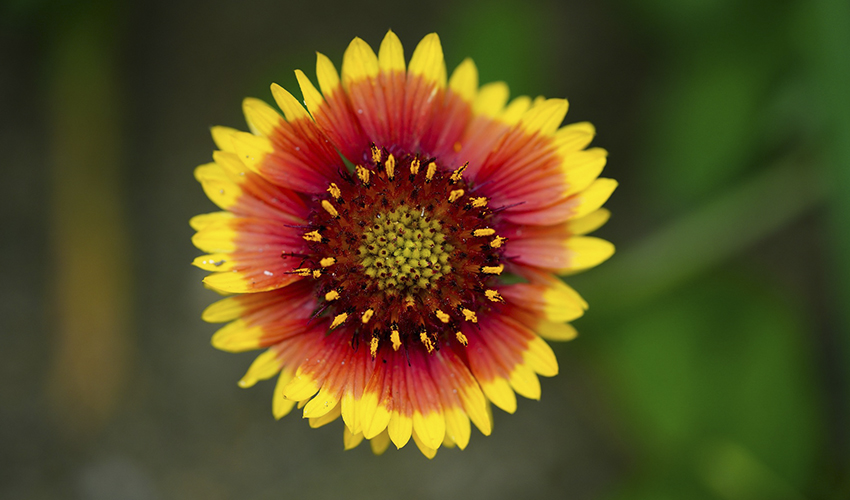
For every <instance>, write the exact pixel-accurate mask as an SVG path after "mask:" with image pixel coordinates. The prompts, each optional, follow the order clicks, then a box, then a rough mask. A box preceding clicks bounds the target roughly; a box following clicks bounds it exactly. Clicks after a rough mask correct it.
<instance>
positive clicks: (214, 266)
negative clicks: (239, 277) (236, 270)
mask: <svg viewBox="0 0 850 500" xmlns="http://www.w3.org/2000/svg"><path fill="white" fill-rule="evenodd" d="M192 265H193V266H195V267H198V268H200V269H203V270H204V271H217V272H225V271H232V270H233V260H232V259H231V258H230V254H227V253H213V254H208V255H200V256H198V257H195V260H193V261H192Z"/></svg>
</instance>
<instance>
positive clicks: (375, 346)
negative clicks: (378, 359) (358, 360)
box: [369, 337, 380, 359]
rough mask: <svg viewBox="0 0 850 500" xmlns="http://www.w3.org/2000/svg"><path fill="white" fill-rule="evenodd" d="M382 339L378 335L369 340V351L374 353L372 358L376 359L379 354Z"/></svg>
mask: <svg viewBox="0 0 850 500" xmlns="http://www.w3.org/2000/svg"><path fill="white" fill-rule="evenodd" d="M379 343H380V340H378V337H372V340H371V341H370V342H369V353H371V354H372V359H375V356H376V355H377V354H378V344H379Z"/></svg>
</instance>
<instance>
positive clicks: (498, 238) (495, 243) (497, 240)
mask: <svg viewBox="0 0 850 500" xmlns="http://www.w3.org/2000/svg"><path fill="white" fill-rule="evenodd" d="M504 242H505V238H503V237H501V236H496V237H495V238H494V239H493V241H491V242H490V246H491V247H492V248H499V247H500V246H502V243H504Z"/></svg>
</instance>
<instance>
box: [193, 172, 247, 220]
mask: <svg viewBox="0 0 850 500" xmlns="http://www.w3.org/2000/svg"><path fill="white" fill-rule="evenodd" d="M195 179H197V180H198V182H200V183H201V187H203V188H204V193H206V195H207V197H208V198H209V199H210V200H211V201H212V202H213V203H215V204H216V205H218V206H219V207H220V208H223V209H225V210H227V209H229V208H231V207H232V206H233V205H235V204H236V202H237V200H238V199H239V197H241V196H242V193H243V191H242V188H240V187H239V186H237V185H236V184H234V183H233V181H231V180H230V178H228V177H227V174H226V173H225V172H224V170H222V168H221V166H219V165H217V164H215V163H207V164H204V165H200V166H199V167H197V168H195Z"/></svg>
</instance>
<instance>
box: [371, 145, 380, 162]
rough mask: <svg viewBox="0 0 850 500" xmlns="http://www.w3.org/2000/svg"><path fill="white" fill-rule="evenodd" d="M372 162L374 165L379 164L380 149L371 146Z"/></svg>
mask: <svg viewBox="0 0 850 500" xmlns="http://www.w3.org/2000/svg"><path fill="white" fill-rule="evenodd" d="M372 161H373V162H375V164H378V163H381V148H379V147H378V146H376V145H374V144H372Z"/></svg>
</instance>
